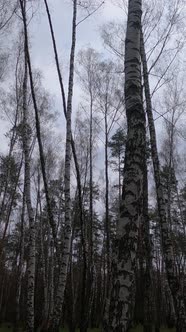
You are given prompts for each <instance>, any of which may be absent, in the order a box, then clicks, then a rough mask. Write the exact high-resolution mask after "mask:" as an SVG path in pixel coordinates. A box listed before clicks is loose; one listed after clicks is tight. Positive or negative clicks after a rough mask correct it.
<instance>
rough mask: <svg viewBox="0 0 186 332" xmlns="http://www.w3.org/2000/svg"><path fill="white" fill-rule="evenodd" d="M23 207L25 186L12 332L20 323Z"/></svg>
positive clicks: (23, 234)
mask: <svg viewBox="0 0 186 332" xmlns="http://www.w3.org/2000/svg"><path fill="white" fill-rule="evenodd" d="M25 207H26V198H25V184H24V191H23V206H22V213H21V234H20V256H19V265H18V269H17V274H18V277H17V289H16V308H15V310H16V319H15V326H14V332H16V331H18V324H19V322H20V305H21V303H20V302H21V301H20V300H21V286H22V277H23V263H24V245H25Z"/></svg>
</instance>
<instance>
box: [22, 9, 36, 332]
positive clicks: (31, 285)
mask: <svg viewBox="0 0 186 332" xmlns="http://www.w3.org/2000/svg"><path fill="white" fill-rule="evenodd" d="M24 10H26V9H25V8H24ZM27 81H28V70H27V60H26V50H25V74H24V82H23V151H24V158H25V198H26V204H27V211H28V217H29V229H30V230H29V234H30V238H29V256H28V265H27V275H28V284H27V328H26V331H27V332H34V289H35V219H34V211H33V208H32V200H31V174H30V127H29V124H28V108H27Z"/></svg>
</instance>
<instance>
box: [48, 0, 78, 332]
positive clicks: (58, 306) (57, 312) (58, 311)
mask: <svg viewBox="0 0 186 332" xmlns="http://www.w3.org/2000/svg"><path fill="white" fill-rule="evenodd" d="M76 18H77V0H74V1H73V22H72V46H71V54H70V70H69V86H68V101H67V112H66V151H65V227H64V244H63V256H62V260H61V266H60V274H59V283H58V289H57V296H56V303H55V307H54V316H53V322H52V329H51V330H52V332H57V331H58V330H59V325H60V319H61V315H62V307H63V302H64V292H65V286H66V279H67V272H68V263H69V256H70V247H71V199H70V171H71V138H72V132H71V114H72V97H73V81H74V58H75V46H76Z"/></svg>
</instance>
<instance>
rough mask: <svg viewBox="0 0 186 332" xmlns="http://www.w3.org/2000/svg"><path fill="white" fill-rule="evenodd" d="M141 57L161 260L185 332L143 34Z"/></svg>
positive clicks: (180, 328)
mask: <svg viewBox="0 0 186 332" xmlns="http://www.w3.org/2000/svg"><path fill="white" fill-rule="evenodd" d="M141 57H142V63H143V77H144V87H145V98H146V110H147V117H148V123H149V131H150V143H151V153H152V160H153V167H154V177H155V184H156V194H157V203H158V212H159V219H160V232H161V244H162V251H163V258H164V261H165V268H166V274H167V279H168V282H169V287H170V289H171V293H172V296H173V300H174V306H175V312H176V316H177V317H176V319H177V327H176V328H177V332H184V331H186V313H185V305H184V298H183V294H182V291H181V287H180V286H181V285H180V283H179V280H178V276H177V274H176V269H175V264H174V254H173V247H172V242H171V237H170V233H169V225H168V221H167V216H166V204H165V200H164V194H163V186H162V183H161V177H160V163H159V157H158V149H157V143H156V131H155V126H154V120H153V113H152V104H151V96H150V86H149V77H148V68H147V59H146V54H145V45H144V40H143V34H141Z"/></svg>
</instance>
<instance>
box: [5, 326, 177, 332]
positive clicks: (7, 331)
mask: <svg viewBox="0 0 186 332" xmlns="http://www.w3.org/2000/svg"><path fill="white" fill-rule="evenodd" d="M12 331H13V329H12V326H11V324H4V325H1V326H0V332H12ZM20 332H21V329H20ZM38 332H39V331H38ZM61 332H68V329H61ZM77 332H79V330H77ZM88 332H101V330H99V329H89V330H88ZM131 332H143V328H142V326H137V327H135V328H132V329H131ZM161 332H175V329H167V328H163V327H162V328H161Z"/></svg>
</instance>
